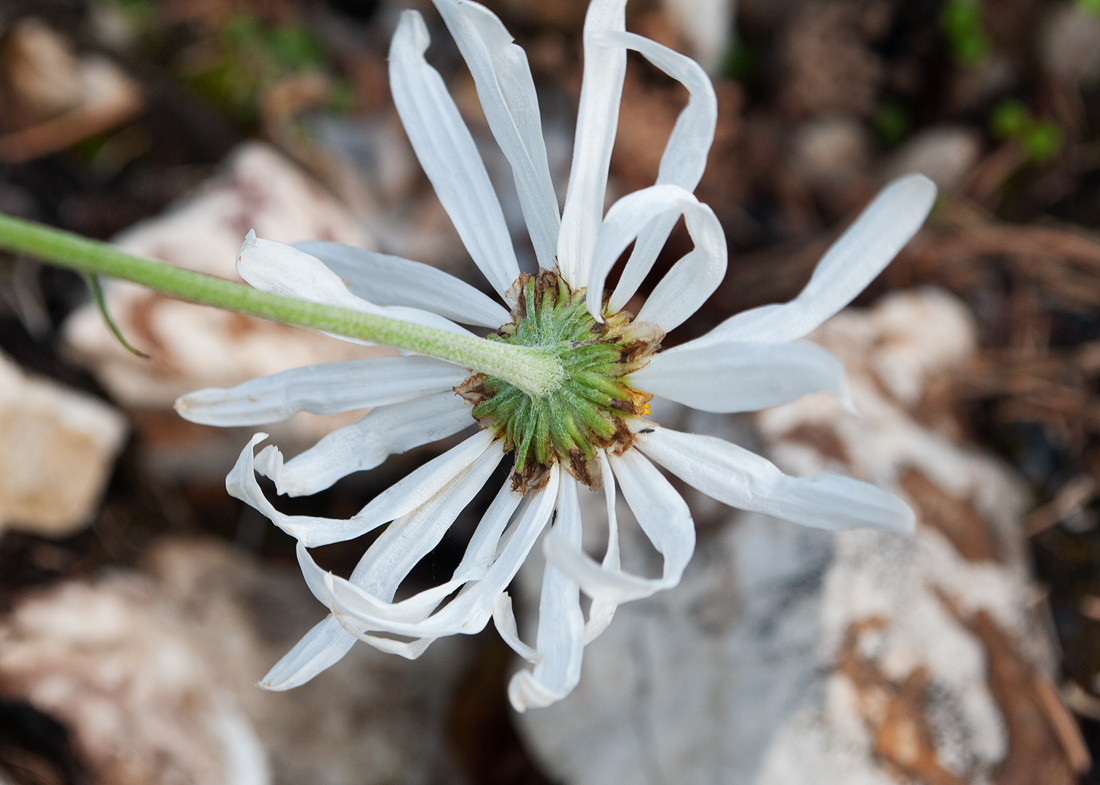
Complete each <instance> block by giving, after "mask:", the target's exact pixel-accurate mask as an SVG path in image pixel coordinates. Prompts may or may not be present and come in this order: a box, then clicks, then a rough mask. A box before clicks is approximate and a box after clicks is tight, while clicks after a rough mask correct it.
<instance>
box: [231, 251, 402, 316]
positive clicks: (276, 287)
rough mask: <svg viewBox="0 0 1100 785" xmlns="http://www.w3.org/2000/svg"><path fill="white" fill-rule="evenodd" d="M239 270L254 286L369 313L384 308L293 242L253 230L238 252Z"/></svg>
mask: <svg viewBox="0 0 1100 785" xmlns="http://www.w3.org/2000/svg"><path fill="white" fill-rule="evenodd" d="M237 272H238V273H239V274H240V276H241V278H243V279H244V280H245V281H246V282H247V283H248V284H249V285H250V286H251V287H252V288H253V289H259V290H260V291H261V292H268V293H269V294H278V295H282V296H283V297H293V298H295V299H298V300H309V301H310V302H315V303H322V304H324V305H335V306H338V307H340V308H350V309H352V310H355V311H365V312H367V313H381V312H382V309H381V308H379V307H378V306H376V305H374V304H373V303H370V302H367V301H366V300H363V299H362V298H360V297H356V296H355V295H354V294H352V293H351V292H349V291H348V287H347V284H345V283H344V282H343V281H342V280H340V276H339V275H337V274H336V273H334V272H333V271H332V270H330V269H328V268H327V267H325V265H324V264H322V263H321V260H320V259H317V258H316V257H313V256H310V255H309V254H308V253H305V252H303V251H299V250H298V249H297V248H295V247H294V246H292V245H287V244H285V243H277V242H275V241H274V240H262V239H260V238H258V237H256V232H254V231H250V232H249V233H248V235H247V236H246V237H245V240H244V244H243V245H241V250H240V251H239V252H238V254H237Z"/></svg>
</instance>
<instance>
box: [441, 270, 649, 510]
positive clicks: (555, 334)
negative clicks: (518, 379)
mask: <svg viewBox="0 0 1100 785" xmlns="http://www.w3.org/2000/svg"><path fill="white" fill-rule="evenodd" d="M513 293H514V294H515V295H516V305H515V307H514V308H513V309H512V321H511V322H510V323H508V324H506V325H505V326H504V327H502V328H500V330H498V331H497V332H496V333H495V334H494V335H491V336H489V337H490V339H495V340H499V341H503V342H505V343H509V344H513V345H519V346H525V347H528V348H532V349H540V350H542V351H544V352H546V353H547V354H550V355H552V356H554V357H556V358H557V359H558V361H559V362H561V364H562V367H563V369H564V374H563V379H562V382H561V385H560V386H559V387H558V388H557V389H556V390H553V391H551V392H549V393H547V394H545V395H537V396H535V395H529V394H528V393H526V392H524V391H523V390H521V389H519V388H518V387H516V386H514V385H512V384H509V383H508V382H506V381H504V380H502V379H498V378H495V377H492V376H488V375H486V374H484V373H478V374H475V375H474V376H471V377H470V378H469V379H467V380H466V381H465V382H463V384H462V385H461V386H460V387H459V388H458V389H457V392H458V393H459V394H460V395H462V396H463V397H464V398H465V399H466V400H468V401H470V402H471V403H473V404H474V405H475V408H474V417H475V418H476V419H477V421H478V423H479V424H480V425H481V427H482V428H485V429H489V430H492V431H494V432H495V433H496V435H497V436H498V437H499V438H503V439H504V442H505V444H504V447H505V449H506V450H515V453H516V468H515V474H513V476H512V484H513V488H514V489H515V490H520V489H531V488H538V487H540V486H541V485H542V484H543V483H545V481H546V477H547V473H548V471H549V469H550V467H551V466H552V465H553V464H554V463H556V462H561V464H562V466H564V467H565V468H566V469H568V470H569V472H570V473H571V474H572V475H573V476H574V477H576V478H577V479H578V480H580V481H581V482H583V483H585V484H586V485H589V486H590V487H599V486H600V484H601V481H600V471H599V459H598V454H599V453H598V451H599V450H600V449H616V448H617V449H619V450H622V449H626V448H627V447H629V446H630V444H631V442H632V441H633V435H632V434H631V432H630V429H629V428H627V427H626V424H625V422H624V420H625V418H627V417H631V416H634V415H641V414H648V413H649V405H648V401H649V400H650V399H651V398H652V397H653V396H651V395H648V394H647V393H644V392H640V391H638V390H634V389H631V388H630V387H629V386H628V385H627V384H626V383H625V382H624V377H626V376H627V375H628V374H630V373H632V372H634V371H636V370H638V369H639V368H641V367H642V366H644V365H645V364H646V363H647V362H649V358H650V356H651V355H653V353H654V352H656V351H657V349H658V348H659V347H660V342H661V339H662V338H663V337H664V333H663V332H662V331H661V330H660V329H659V328H658V327H657V326H656V325H652V324H647V323H644V322H637V323H635V322H634V321H633V318H634V317H633V316H632V315H631V314H630V313H629V312H627V311H619V312H618V313H616V314H613V315H611V316H608V317H607V318H606V321H604V323H602V324H601V323H600V322H597V321H596V319H595V318H594V317H593V316H592V314H590V313H589V312H588V310H587V308H586V307H585V290H584V289H578V290H576V291H574V290H573V289H571V288H570V286H569V285H568V284H567V283H566V282H565V280H564V279H562V278H561V277H560V276H559V275H558V274H557V273H556V272H550V271H545V270H544V271H542V272H540V273H539V274H538V275H537V276H530V275H526V274H524V275H521V276H520V278H519V280H518V281H516V283H515V284H514V287H513Z"/></svg>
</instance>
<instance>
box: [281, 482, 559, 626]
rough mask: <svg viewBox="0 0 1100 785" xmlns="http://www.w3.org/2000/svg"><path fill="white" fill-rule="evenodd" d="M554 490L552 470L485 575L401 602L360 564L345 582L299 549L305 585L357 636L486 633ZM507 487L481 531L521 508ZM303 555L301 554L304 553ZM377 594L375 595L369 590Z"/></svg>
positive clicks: (458, 574) (460, 574)
mask: <svg viewBox="0 0 1100 785" xmlns="http://www.w3.org/2000/svg"><path fill="white" fill-rule="evenodd" d="M557 488H558V474H557V469H556V468H555V469H554V470H552V472H551V477H550V481H549V482H548V483H547V486H546V487H545V488H543V489H542V490H540V491H538V492H536V493H534V494H531V495H530V496H529V497H527V498H526V499H525V500H523V502H522V507H521V508H520V510H519V514H518V515H517V516H516V520H515V521H514V522H513V523H512V526H511V527H510V528H509V529H508V531H507V532H506V533H505V535H504V536H503V537H502V538H501V539H500V541H499V543H498V548H497V553H496V554H495V556H494V557H493V561H492V563H491V564H490V565H489V567H488V569H487V570H486V571H485V573H484V575H482V576H481V577H480V578H476V577H475V576H474V575H472V574H467V573H465V572H464V571H462V570H461V569H460V570H456V571H455V574H454V576H453V577H452V579H451V580H450V581H448V582H447V583H444V584H441V585H439V586H435V587H432V588H431V589H426V590H424V591H422V592H419V593H418V594H415V595H413V596H412V597H409V598H408V599H405V600H402V601H400V602H390V601H388V599H389V597H388V595H387V596H383V592H381V591H377V588H378V587H377V586H375V585H373V584H371V583H370V582H369V581H367V580H365V577H366V576H365V575H364V574H363V573H362V572H361V569H360V568H361V567H362V566H363V563H362V562H361V563H360V567H357V568H356V572H354V573H352V576H351V578H350V579H349V580H344V579H343V578H339V577H337V576H335V575H332V574H331V573H326V572H324V571H323V570H320V569H319V568H317V567H316V565H315V564H313V562H312V559H311V558H310V556H309V553H308V551H304V549H300V551H299V558H300V560H301V563H302V564H303V570H304V571H305V572H306V573H308V574H307V576H306V577H307V581H308V582H309V583H310V588H311V590H312V591H313V592H314V594H315V595H316V596H317V598H318V599H319V600H320V601H321V602H323V603H325V604H326V605H328V606H329V607H330V608H331V609H332V610H333V612H334V614H335V615H336V616H337V617H338V619H339V621H340V623H341V624H343V625H344V627H345V629H347V630H348V631H349V632H351V633H352V634H354V635H356V636H362V635H364V634H366V633H367V632H369V631H374V632H383V633H387V634H391V635H401V636H405V637H412V638H423V639H434V638H437V637H442V636H444V635H456V634H467V635H469V634H474V633H476V632H479V631H480V630H481V629H483V628H484V626H485V624H486V622H488V620H489V618H490V617H491V616H492V614H493V612H494V607H495V606H496V603H497V598H498V597H499V595H500V594H502V593H503V592H504V590H505V588H506V587H507V586H508V584H509V583H511V581H512V578H514V577H515V574H516V572H517V571H518V570H519V568H520V565H521V564H522V563H523V561H524V560H525V559H526V557H527V554H528V553H529V552H530V550H531V548H532V547H533V546H534V543H535V541H536V539H537V538H538V536H539V534H540V533H541V532H542V529H543V528H544V527H545V525H546V521H547V520H548V519H549V517H550V514H551V512H552V511H553V508H554V503H555V501H556V494H557ZM509 493H510V492H509V491H508V486H507V485H506V486H505V487H504V489H502V493H501V494H498V496H497V499H496V501H494V504H493V505H492V507H491V508H490V511H489V512H487V513H486V515H485V517H484V518H483V519H482V525H481V526H479V529H480V528H482V526H485V527H488V528H493V529H495V528H497V527H498V526H500V525H501V524H500V522H501V520H503V521H504V522H505V523H507V521H508V519H509V518H510V517H511V515H512V513H513V512H515V510H516V508H517V507H518V506H519V505H520V499H519V497H518V496H512V497H511V498H505V497H504V496H503V494H509ZM303 551H304V552H303ZM463 583H465V586H463V587H462V589H461V591H460V592H459V593H458V594H457V595H456V596H455V597H454V598H453V599H452V600H451V601H450V602H448V603H447V604H446V605H445V606H443V607H442V608H440V609H439V610H438V611H435V612H434V613H433V612H432V611H433V609H435V608H436V606H437V605H438V604H439V603H440V602H441V601H442V600H443V599H445V598H446V597H447V596H448V595H449V594H451V593H453V592H454V590H455V589H456V588H458V587H459V586H460V585H462V584H463ZM372 589H376V591H372Z"/></svg>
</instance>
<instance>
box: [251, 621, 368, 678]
mask: <svg viewBox="0 0 1100 785" xmlns="http://www.w3.org/2000/svg"><path fill="white" fill-rule="evenodd" d="M354 645H355V637H354V636H352V635H350V634H348V632H347V631H346V630H345V629H344V628H343V627H341V626H340V623H339V622H338V621H336V619H335V618H333V616H332V615H331V614H330V615H328V616H326V617H325V618H324V620H322V621H320V622H318V623H317V624H316V625H314V627H313V629H311V630H310V631H309V632H307V633H306V634H305V635H304V636H302V639H301V640H300V641H298V643H296V644H295V646H294V648H293V649H291V650H290V651H289V652H287V653H286V655H284V656H283V658H282V659H281V660H279V661H278V662H277V663H275V666H274V667H273V668H272V669H271V670H270V671H268V672H267V675H266V676H264V677H263V678H262V679H261V680H260V686H261V687H263V688H264V689H265V690H273V691H276V692H282V691H283V690H289V689H293V688H294V687H300V686H301V685H303V684H305V683H306V682H307V681H309V680H310V679H312V678H313V677H314V676H316V675H317V674H318V673H320V672H321V671H323V670H326V669H328V668H331V667H332V666H333V665H335V664H336V663H337V662H339V661H340V660H341V659H343V657H344V655H345V654H347V653H348V652H349V651H351V647H352V646H354Z"/></svg>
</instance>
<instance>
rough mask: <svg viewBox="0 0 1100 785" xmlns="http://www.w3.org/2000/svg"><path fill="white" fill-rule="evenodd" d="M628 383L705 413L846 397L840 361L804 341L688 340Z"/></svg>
mask: <svg viewBox="0 0 1100 785" xmlns="http://www.w3.org/2000/svg"><path fill="white" fill-rule="evenodd" d="M630 384H631V385H632V386H634V387H636V388H637V389H639V390H645V391H646V392H647V393H652V394H654V395H659V396H661V397H662V398H668V399H670V400H673V401H676V402H677V403H682V404H684V405H685V406H690V407H692V408H694V409H700V410H702V411H706V412H754V411H757V410H759V409H766V408H768V407H770V406H779V405H781V404H784V403H789V402H791V401H794V400H797V399H798V398H801V397H802V396H803V395H809V394H810V393H817V392H828V393H832V394H833V395H835V396H836V397H837V398H839V399H841V400H842V401H846V402H849V401H850V396H849V393H848V384H847V377H846V376H845V374H844V365H843V364H842V363H841V362H840V361H839V360H837V359H836V358H835V357H833V356H832V355H831V354H829V353H828V352H827V351H825V350H824V349H822V348H821V347H820V346H818V345H817V344H813V343H809V342H807V341H794V342H791V343H736V342H733V341H721V342H713V343H712V342H708V343H706V344H704V345H703V346H698V345H696V342H694V341H692V342H689V343H686V344H683V345H681V346H677V347H676V348H674V349H669V350H668V351H664V352H660V353H659V354H657V356H655V357H654V358H653V359H652V360H650V362H649V364H648V365H647V366H645V367H644V368H642V369H641V370H639V371H636V372H635V373H633V374H631V376H630Z"/></svg>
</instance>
